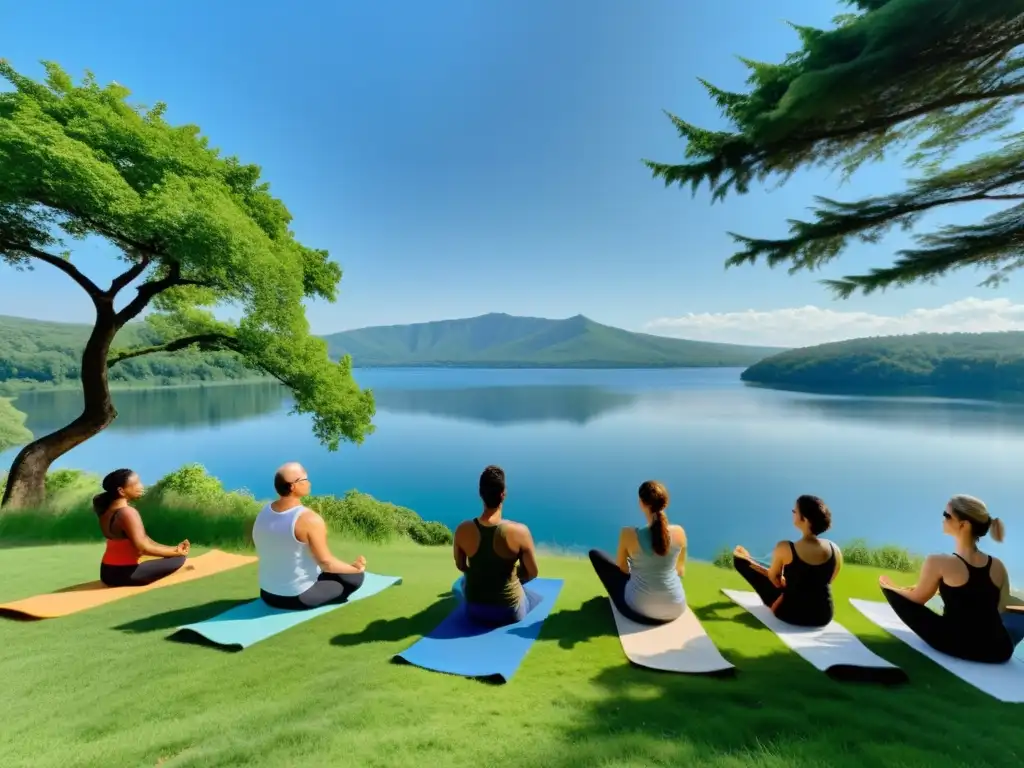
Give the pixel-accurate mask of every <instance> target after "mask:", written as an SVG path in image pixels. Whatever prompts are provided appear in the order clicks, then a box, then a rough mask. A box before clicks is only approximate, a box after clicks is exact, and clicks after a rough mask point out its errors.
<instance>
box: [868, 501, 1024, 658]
mask: <svg viewBox="0 0 1024 768" xmlns="http://www.w3.org/2000/svg"><path fill="white" fill-rule="evenodd" d="M942 532H943V533H945V534H946V535H948V536H952V537H953V540H954V542H955V546H954V551H953V554H952V555H930V556H929V557H928V558H927V559H926V560H925V561H924V565H923V566H922V567H921V575H920V576H919V577H918V581H917V584H916V585H914V586H913V587H898V586H896V585H895V584H894V583H893V581H892V579H890V578H889V577H888V576H882V577H881V578H880V579H879V580H878V583H879V584H880V585H881V587H882V594H883V595H885V599H886V600H887V601H888V602H889V605H891V606H892V609H893V611H895V612H896V615H897V616H899V617H900V619H901V620H902V621H903V623H904V624H906V625H907V626H908V627H909V628H910V629H911V630H913V632H914V633H915V634H917V636H918V637H920V638H921V639H922V640H924V641H925V642H926V643H928V645H930V646H931V647H932V648H934V649H935V650H937V651H939V652H940V653H945V654H948V655H950V656H956V657H957V658H960V659H966V660H967V661H977V662H982V663H987V664H1002V663H1003V662H1006V661H1009V660H1010V657H1012V656H1013V648H1014V645H1015V641H1017V642H1019V641H1020V639H1021V636H1022V635H1024V627H1021V626H1020V618H1021V614H1019V613H1017V612H1015V611H1014V610H1013V608H1012V607H1011V606H1010V603H1011V602H1012V598H1011V597H1010V577H1009V575H1008V574H1007V572H1006V566H1005V565H1003V563H1002V561H1001V560H999V559H998V558H995V557H992V556H991V555H986V554H985V553H984V552H982V551H981V550H980V549H978V541H979V539H981V538H982V537H984V536H986V535H988V536H991V537H992V540H993V541H997V542H999V541H1002V540H1003V533H1004V531H1003V523H1002V521H1001V520H1000V519H999V518H998V517H991V516H989V513H988V508H987V507H986V506H985V503H984V502H983V501H981V499H976V498H974V497H973V496H964V495H958V496H954V497H953V498H951V499H950V500H949V502H948V503H947V504H946V508H945V509H944V510H942ZM936 592H937V593H938V594H939V595H940V596H941V598H942V603H943V612H942V613H941V614H939V613H936V612H935V611H933V610H932V609H931V608H929V607H928V606H927V605H925V603H927V602H928V601H929V600H931V599H932V598H933V597H935V594H936Z"/></svg>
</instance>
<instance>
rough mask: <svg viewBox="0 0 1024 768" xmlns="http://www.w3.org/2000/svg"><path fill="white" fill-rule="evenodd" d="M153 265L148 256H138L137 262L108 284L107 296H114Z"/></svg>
mask: <svg viewBox="0 0 1024 768" xmlns="http://www.w3.org/2000/svg"><path fill="white" fill-rule="evenodd" d="M152 263H153V260H152V259H151V258H150V257H149V256H140V257H139V260H138V261H137V262H135V263H134V264H132V265H131V267H129V268H128V269H126V270H125V271H124V272H122V273H121V274H120V275H118V276H117V277H115V278H114V279H113V280H112V281H111V282H110V288H109V289H108V290H107V295H108V296H115V295H117V293H118V292H119V291H120V290H121V289H122V288H124V287H125V286H126V285H128V284H129V283H131V281H132V280H134V279H135V278H137V277H138V276H139V275H141V274H142V273H143V272H145V271H146V268H147V267H148V266H149V265H150V264H152Z"/></svg>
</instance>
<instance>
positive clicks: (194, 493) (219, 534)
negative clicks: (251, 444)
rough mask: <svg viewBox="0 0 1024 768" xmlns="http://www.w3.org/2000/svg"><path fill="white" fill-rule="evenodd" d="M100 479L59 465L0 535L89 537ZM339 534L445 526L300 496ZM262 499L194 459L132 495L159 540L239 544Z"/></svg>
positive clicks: (441, 532) (391, 507)
mask: <svg viewBox="0 0 1024 768" xmlns="http://www.w3.org/2000/svg"><path fill="white" fill-rule="evenodd" d="M99 490H100V479H99V478H98V477H96V476H95V475H91V474H88V473H85V472H81V471H79V470H73V469H59V470H56V471H54V472H51V473H50V474H49V475H47V478H46V491H47V502H46V507H45V508H44V509H42V510H19V511H12V512H5V513H3V514H2V515H0V537H3V538H5V539H10V540H21V541H96V540H98V539H99V538H100V536H101V534H100V531H99V527H98V526H97V525H96V515H95V513H94V512H93V510H92V497H93V496H94V495H95V494H96V493H98V492H99ZM0 491H2V486H0ZM303 501H304V503H305V504H306V505H307V506H308V507H309V508H310V509H314V510H316V511H317V512H319V513H320V514H321V515H322V516H323V518H324V521H325V522H326V523H327V525H328V527H329V528H330V529H331V530H333V531H334V532H336V533H338V534H340V535H341V536H343V537H345V538H349V539H359V540H362V541H371V542H376V543H385V542H388V541H392V540H394V539H399V538H407V539H411V540H412V541H414V542H416V543H417V544H423V545H428V546H435V545H443V544H450V543H451V541H452V532H451V531H450V530H449V529H448V528H447V527H446V526H444V525H442V524H441V523H437V522H430V521H425V520H423V519H422V518H421V517H420V516H419V515H417V514H416V513H415V512H413V511H412V510H411V509H406V508H405V507H399V506H396V505H395V504H389V503H387V502H383V501H378V500H377V499H375V498H373V497H372V496H368V495H367V494H364V493H359V492H358V491H356V490H352V491H349V492H347V493H346V494H345V495H344V496H342V497H341V498H337V497H335V496H311V497H309V498H308V499H304V500H303ZM260 506H261V503H260V502H259V501H257V500H256V499H255V498H254V497H253V496H252V494H250V493H249V492H248V491H246V490H239V491H227V490H225V489H224V486H223V485H222V484H221V482H220V480H218V479H217V478H216V477H213V476H212V475H210V474H208V473H207V472H206V469H205V468H204V467H203V466H202V465H201V464H188V465H186V466H184V467H182V468H181V469H178V470H175V471H174V472H171V473H170V474H168V475H167V476H166V477H163V478H161V479H160V480H159V481H157V482H156V483H155V484H153V485H152V486H151V487H150V488H149V489H148V490H147V491H146V495H145V496H144V497H143V498H142V499H140V500H139V502H138V507H139V510H140V511H141V512H142V513H143V514H144V516H145V519H146V530H147V532H148V533H149V535H150V536H152V537H153V538H154V539H156V540H157V541H161V542H163V543H165V544H175V543H177V542H178V541H181V539H183V538H188V539H189V541H191V542H192V543H193V544H195V545H197V546H218V547H227V548H235V549H244V548H246V547H248V546H250V544H251V541H250V531H251V530H252V523H253V520H255V518H256V515H257V513H258V512H259V510H260Z"/></svg>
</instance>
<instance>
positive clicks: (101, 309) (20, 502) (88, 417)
mask: <svg viewBox="0 0 1024 768" xmlns="http://www.w3.org/2000/svg"><path fill="white" fill-rule="evenodd" d="M117 330H118V327H117V323H116V321H115V317H114V309H113V303H112V302H111V303H110V304H109V305H106V304H105V303H104V304H100V305H98V306H97V309H96V324H95V325H94V326H93V329H92V333H91V334H90V336H89V341H88V342H86V345H85V351H84V352H83V353H82V377H81V378H82V395H83V408H82V414H81V415H80V416H79V417H78V418H77V419H75V420H74V421H72V422H71V423H70V424H68V425H67V426H65V427H61V428H60V429H58V430H57V431H55V432H51V433H50V434H48V435H44V436H43V437H40V438H39V439H38V440H33V441H32V442H31V443H29V444H28V445H26V446H25V447H24V448H22V449H21V451H20V452H19V453H18V455H17V456H16V457H15V459H14V463H13V464H12V465H11V471H10V473H9V474H8V476H7V488H6V489H5V490H4V497H3V501H2V502H0V506H2V507H3V508H4V509H19V508H21V509H24V508H38V507H40V506H42V504H43V503H44V502H45V501H46V473H47V471H48V470H49V469H50V465H51V464H53V462H54V461H56V460H57V459H58V458H60V457H61V456H63V455H64V454H65V453H67V452H68V451H70V450H71V449H72V448H74V447H75V446H77V445H81V444H82V443H84V442H85V441H86V440H88V439H89V438H90V437H92V436H93V435H96V434H98V433H99V432H101V431H102V430H103V429H105V428H106V427H107V426H109V425H110V423H111V422H112V421H113V420H114V419H115V418H116V417H117V411H116V410H115V409H114V404H113V402H111V399H110V388H109V386H108V385H107V355H108V354H109V352H110V344H111V342H113V340H114V334H116V333H117Z"/></svg>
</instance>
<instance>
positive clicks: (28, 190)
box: [0, 61, 374, 450]
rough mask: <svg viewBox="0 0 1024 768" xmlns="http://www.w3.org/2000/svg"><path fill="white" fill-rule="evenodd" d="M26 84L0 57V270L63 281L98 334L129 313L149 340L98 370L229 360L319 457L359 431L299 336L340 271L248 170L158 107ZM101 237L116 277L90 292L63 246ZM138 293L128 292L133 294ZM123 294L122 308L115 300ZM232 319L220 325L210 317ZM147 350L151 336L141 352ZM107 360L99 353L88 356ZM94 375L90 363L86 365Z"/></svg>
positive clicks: (64, 77) (54, 74)
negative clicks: (318, 449)
mask: <svg viewBox="0 0 1024 768" xmlns="http://www.w3.org/2000/svg"><path fill="white" fill-rule="evenodd" d="M45 66H46V72H47V76H46V79H45V81H44V82H36V81H34V80H31V79H30V78H27V77H25V76H24V75H21V74H20V73H18V72H17V71H15V70H14V69H13V68H12V67H11V66H10V65H9V64H7V63H6V62H2V61H0V77H3V78H4V79H5V80H7V81H8V83H10V85H11V86H12V87H13V89H12V90H10V91H6V92H3V93H0V261H3V262H6V263H7V264H8V265H10V266H11V267H14V268H15V269H27V268H32V266H33V265H35V264H38V263H43V264H47V265H49V266H50V267H53V268H55V269H58V270H60V271H61V272H63V273H64V274H65V275H66V276H67V277H69V278H71V279H72V280H74V281H75V282H76V283H77V284H78V285H79V286H80V287H81V288H82V289H83V290H84V291H85V292H86V293H87V294H88V296H89V297H90V298H91V299H92V302H93V304H94V305H95V307H96V311H97V325H96V328H97V329H99V330H98V332H101V333H107V332H108V331H107V329H112V330H117V329H120V328H122V327H123V326H124V325H126V324H127V323H128V322H129V321H131V320H133V319H135V318H136V317H139V316H140V315H141V314H142V313H143V311H144V310H152V311H150V312H149V314H147V315H146V323H147V324H148V326H149V328H150V330H151V331H152V332H153V333H154V334H156V337H157V338H158V339H159V343H152V344H147V343H145V341H143V340H141V339H125V340H124V341H127V342H128V343H129V346H128V347H121V348H113V349H111V350H110V351H109V356H108V357H107V362H108V364H109V365H111V366H113V365H117V364H124V362H125V361H130V360H133V359H137V358H139V357H143V356H145V355H150V354H157V353H160V352H179V351H181V350H186V349H200V350H205V351H230V352H232V353H235V354H236V355H238V356H239V357H240V358H241V360H242V361H243V362H244V364H245V366H246V367H248V368H251V369H255V370H259V371H262V372H264V373H266V374H268V375H270V376H273V377H274V378H276V379H278V380H280V381H281V382H282V383H284V384H285V385H286V386H288V387H289V388H290V389H291V390H292V393H293V395H294V400H295V409H294V410H295V411H296V412H298V413H303V414H309V415H311V416H312V419H313V432H314V434H315V435H316V436H317V438H318V439H319V440H320V441H321V442H322V443H324V444H325V445H326V446H327V447H328V448H329V449H331V450H334V449H336V448H337V447H338V445H339V443H340V442H341V441H342V440H352V441H356V442H358V441H361V440H362V439H363V437H364V436H365V435H366V434H368V433H369V432H371V431H372V425H371V419H372V417H373V413H374V406H373V398H372V396H371V394H370V393H369V392H362V391H360V390H359V388H358V386H357V385H356V384H355V382H354V380H353V379H352V376H351V366H350V361H349V360H342V361H341V362H340V363H334V362H332V361H331V360H330V359H329V358H328V356H327V346H326V344H325V343H324V342H323V340H321V339H318V338H316V337H314V336H312V335H310V333H309V325H308V322H307V320H306V314H305V310H304V306H303V302H304V300H306V299H315V298H320V299H325V300H328V301H334V299H335V295H336V291H337V285H338V282H339V281H340V279H341V269H340V267H339V266H338V265H337V264H336V263H334V262H332V261H330V260H329V258H328V254H327V252H326V251H323V250H316V249H312V248H308V247H306V246H304V245H302V244H300V243H299V242H298V241H297V240H296V239H295V237H294V234H293V232H292V231H291V229H290V226H289V225H290V223H291V214H290V213H289V212H288V210H287V209H286V208H285V206H284V204H283V203H282V202H281V201H280V200H278V199H277V198H275V197H273V196H272V195H271V194H270V190H269V186H268V184H267V183H266V182H263V181H261V180H260V169H259V167H258V166H255V165H246V164H243V163H242V162H241V161H239V160H238V159H237V158H235V157H230V156H223V155H221V154H220V152H219V151H218V150H216V149H214V148H212V147H211V146H210V145H209V141H208V139H207V138H206V137H204V136H202V135H201V133H200V130H199V128H198V127H197V126H194V125H184V126H174V125H171V124H170V123H168V122H167V121H166V120H165V119H164V113H165V111H166V107H165V105H163V104H159V103H158V104H156V105H154V106H153V107H152V108H150V109H146V108H144V107H141V106H137V105H133V104H130V103H129V102H128V97H129V95H130V92H129V91H128V89H127V88H125V87H124V86H121V85H119V84H117V83H111V84H109V85H106V86H101V85H99V84H98V83H97V82H96V80H95V78H94V77H93V76H92V74H90V73H87V74H86V76H85V77H84V78H83V79H82V81H81V82H80V83H79V84H75V83H74V82H73V81H72V79H71V77H70V76H69V75H68V74H67V73H66V72H64V71H63V70H62V69H61V68H60V67H59V66H58V65H56V64H54V63H52V62H47V63H45ZM85 237H98V238H103V239H105V240H106V241H107V243H108V244H109V245H110V246H111V248H112V252H113V254H114V255H115V257H116V258H117V259H119V260H120V261H122V262H124V265H125V269H124V271H123V272H122V274H121V275H119V276H118V277H116V278H115V279H114V280H113V282H112V283H111V286H110V288H109V289H103V288H101V287H99V286H98V285H97V284H96V283H94V282H93V281H92V280H91V279H89V277H88V276H86V275H85V274H84V273H82V272H81V271H80V270H79V269H78V268H77V266H76V265H75V264H74V263H73V261H72V253H71V245H72V244H73V242H75V241H80V240H81V239H83V238H85ZM138 281H141V282H138ZM132 284H135V287H136V290H135V296H134V298H132V299H131V300H130V301H128V302H127V303H126V304H124V305H123V307H122V308H121V309H119V310H116V311H115V309H114V300H115V298H116V296H117V295H118V294H119V292H120V291H122V290H124V289H127V288H128V287H129V285H132ZM227 305H230V306H233V307H235V308H237V309H239V310H241V313H242V314H241V319H240V320H239V321H238V322H237V323H227V322H221V321H218V320H217V319H216V318H215V316H214V314H213V312H212V310H213V309H214V308H216V307H218V306H221V307H223V306H227ZM147 341H148V340H147ZM95 349H96V351H97V354H100V355H102V354H106V351H107V346H106V342H104V343H103V344H101V345H98V346H96V347H95ZM96 363H97V365H98V366H102V364H103V361H102V359H100V360H97V361H96Z"/></svg>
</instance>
